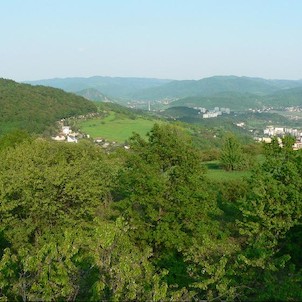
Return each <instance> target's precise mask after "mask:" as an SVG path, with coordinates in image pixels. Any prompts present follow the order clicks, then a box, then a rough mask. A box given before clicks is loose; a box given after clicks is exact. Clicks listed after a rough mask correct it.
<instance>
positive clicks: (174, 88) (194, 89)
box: [28, 76, 302, 103]
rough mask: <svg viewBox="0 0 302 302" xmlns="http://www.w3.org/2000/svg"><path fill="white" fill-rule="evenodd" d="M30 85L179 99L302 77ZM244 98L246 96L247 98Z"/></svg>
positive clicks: (287, 84) (259, 88) (254, 90)
mask: <svg viewBox="0 0 302 302" xmlns="http://www.w3.org/2000/svg"><path fill="white" fill-rule="evenodd" d="M28 83H30V84H33V85H45V86H51V87H56V88H61V89H64V90H65V91H70V92H78V91H81V90H86V89H88V91H89V89H96V90H98V91H99V92H101V93H102V94H104V95H106V96H107V97H108V98H112V97H113V98H118V99H119V102H121V103H122V102H123V101H127V100H146V101H147V100H161V99H166V98H168V99H180V98H187V97H210V96H211V97H212V96H214V97H216V96H218V97H220V96H221V94H222V95H224V94H226V93H229V94H228V95H227V96H226V97H227V100H229V99H230V97H232V96H231V95H230V93H232V94H233V95H234V96H235V98H237V96H238V95H236V94H237V93H239V94H240V95H241V96H240V97H242V96H244V97H245V98H248V99H250V101H252V99H251V98H253V96H249V95H256V96H257V97H261V96H266V95H273V94H274V93H279V92H281V91H283V90H288V89H296V88H302V80H300V81H293V80H267V79H262V78H252V77H237V76H214V77H209V78H204V79H201V80H184V81H175V80H161V79H150V78H126V77H125V78H122V77H101V76H95V77H90V78H65V79H49V80H40V81H31V82H28ZM247 101H248V100H247Z"/></svg>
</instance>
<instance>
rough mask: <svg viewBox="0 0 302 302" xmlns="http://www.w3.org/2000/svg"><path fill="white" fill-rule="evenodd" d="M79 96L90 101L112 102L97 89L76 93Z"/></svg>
mask: <svg viewBox="0 0 302 302" xmlns="http://www.w3.org/2000/svg"><path fill="white" fill-rule="evenodd" d="M76 94H77V95H80V96H82V97H84V98H85V99H88V100H90V101H98V102H112V99H111V98H110V97H108V96H106V95H104V94H103V93H101V92H100V91H99V90H97V89H95V88H87V89H83V90H81V91H78V92H76Z"/></svg>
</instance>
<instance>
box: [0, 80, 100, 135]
mask: <svg viewBox="0 0 302 302" xmlns="http://www.w3.org/2000/svg"><path fill="white" fill-rule="evenodd" d="M0 108H1V109H0V135H1V134H4V133H7V132H9V131H11V130H13V129H19V128H21V129H23V130H27V131H28V132H31V133H40V134H41V133H43V131H45V130H46V129H49V127H52V126H53V125H54V123H55V122H56V121H57V120H59V119H62V118H66V117H70V116H75V115H80V114H86V113H89V112H95V111H96V107H95V105H94V104H93V103H92V102H90V101H88V100H86V99H84V98H83V97H80V96H76V95H74V94H71V93H66V92H64V91H63V90H59V89H55V88H50V87H44V86H31V85H27V84H19V83H16V82H14V81H11V80H6V79H0Z"/></svg>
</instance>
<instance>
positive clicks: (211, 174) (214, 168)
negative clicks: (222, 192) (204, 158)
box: [204, 161, 251, 181]
mask: <svg viewBox="0 0 302 302" xmlns="http://www.w3.org/2000/svg"><path fill="white" fill-rule="evenodd" d="M204 165H205V166H206V167H207V173H206V175H207V177H208V178H209V179H210V180H214V181H229V180H237V179H243V178H245V177H249V176H250V174H251V172H250V171H225V170H223V169H221V168H220V166H219V162H218V161H210V162H206V163H204Z"/></svg>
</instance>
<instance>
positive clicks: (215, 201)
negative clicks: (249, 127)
mask: <svg viewBox="0 0 302 302" xmlns="http://www.w3.org/2000/svg"><path fill="white" fill-rule="evenodd" d="M109 117H110V118H113V117H112V115H109ZM109 117H108V118H109ZM108 123H109V122H108ZM182 126H183V125H182V124H179V125H178V124H177V125H171V124H162V125H158V124H155V125H154V126H153V127H152V128H151V130H150V131H149V134H148V135H147V136H146V137H142V136H140V135H137V134H136V135H134V136H132V137H131V138H130V139H129V143H130V149H129V150H127V151H126V150H123V149H122V148H121V149H116V150H115V151H112V152H110V153H108V152H107V151H106V152H105V151H103V149H102V148H100V147H99V146H96V145H93V144H92V143H90V142H88V141H82V142H79V143H78V144H67V143H58V142H53V141H47V140H41V139H34V138H27V139H25V140H23V142H20V141H19V140H18V135H16V134H14V135H10V136H6V138H5V139H3V140H2V141H1V142H0V143H3V146H5V147H3V148H2V149H1V150H0V156H1V166H0V188H1V190H0V299H1V300H4V301H202V300H204V301H301V300H302V292H301V282H302V261H301V249H302V245H301V240H300V238H301V235H302V229H301V223H302V203H301V201H302V170H301V160H302V153H301V151H294V150H292V144H293V140H292V138H290V137H285V138H284V140H283V148H281V147H280V146H279V144H278V141H277V140H273V142H272V144H268V145H265V147H264V151H263V152H264V154H263V155H262V156H263V159H262V160H261V161H260V160H258V157H257V156H258V155H257V154H256V153H257V152H254V151H255V150H254V151H253V148H251V145H250V146H247V145H246V146H243V145H242V144H240V143H238V142H239V141H237V138H236V137H234V136H228V137H226V139H225V140H224V142H223V146H222V147H221V148H220V151H221V153H223V152H224V151H225V150H226V149H225V148H226V146H227V145H228V139H229V138H230V137H231V140H232V142H233V143H234V144H232V145H233V147H234V148H229V149H228V150H229V151H230V152H229V155H230V156H229V158H235V159H236V160H237V159H239V160H242V157H241V158H240V157H238V156H237V154H238V153H236V152H237V151H238V150H240V151H243V152H244V153H245V154H247V155H250V156H254V157H253V162H254V167H253V169H251V168H250V167H248V168H247V167H246V170H243V171H239V172H237V171H230V172H229V171H221V165H220V162H217V161H215V162H211V163H209V162H207V163H205V162H203V161H202V152H203V151H204V150H203V149H202V148H201V147H198V148H197V147H196V146H194V144H193V142H192V137H191V135H190V132H189V131H187V130H188V129H186V130H185V131H184V130H183V127H182ZM191 127H197V126H195V125H193V126H192V125H191ZM196 129H197V128H196ZM191 130H192V131H193V129H191ZM200 130H201V129H200ZM16 140H17V143H16ZM9 142H11V144H10V143H9ZM225 155H226V153H225V154H224V156H225ZM233 155H235V156H233ZM205 165H206V166H207V167H205ZM237 167H238V168H240V169H241V168H242V166H240V167H239V166H237ZM211 170H212V171H211ZM214 170H217V171H219V173H220V176H219V175H218V174H216V175H214V173H212V172H213V171H214ZM211 173H212V174H211Z"/></svg>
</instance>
